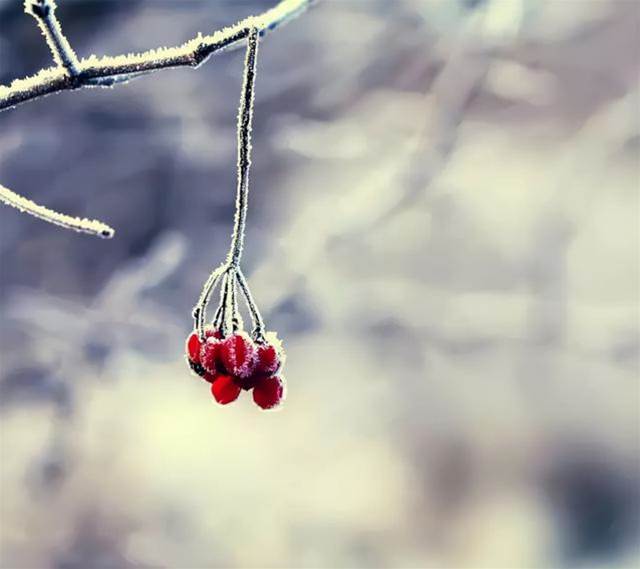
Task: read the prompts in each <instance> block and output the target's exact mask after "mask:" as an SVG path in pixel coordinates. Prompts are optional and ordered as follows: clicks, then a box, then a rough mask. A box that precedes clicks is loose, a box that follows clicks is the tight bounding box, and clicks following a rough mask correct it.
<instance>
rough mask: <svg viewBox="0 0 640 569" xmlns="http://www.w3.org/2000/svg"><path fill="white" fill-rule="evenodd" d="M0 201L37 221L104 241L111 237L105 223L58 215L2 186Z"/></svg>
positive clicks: (109, 228)
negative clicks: (94, 236)
mask: <svg viewBox="0 0 640 569" xmlns="http://www.w3.org/2000/svg"><path fill="white" fill-rule="evenodd" d="M0 201H2V202H4V203H5V204H7V205H10V206H11V207H15V208H16V209H18V210H20V211H21V212H23V213H28V214H29V215H33V217H37V218H38V219H44V220H45V221H48V222H49V223H53V224H54V225H59V226H60V227H64V228H65V229H73V230H74V231H79V232H81V233H90V234H92V235H96V236H98V237H104V238H106V239H110V238H111V237H113V233H114V231H113V228H112V227H109V226H108V225H107V224H106V223H102V222H101V221H98V220H96V219H86V218H80V217H73V216H71V215H66V214H64V213H58V212H56V211H53V210H51V209H49V208H46V207H44V206H42V205H38V204H37V203H35V202H32V201H31V200H29V199H27V198H25V197H23V196H21V195H19V194H16V193H15V192H12V191H11V190H10V189H9V188H5V187H4V186H3V185H2V184H0Z"/></svg>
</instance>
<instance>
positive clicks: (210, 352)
mask: <svg viewBox="0 0 640 569" xmlns="http://www.w3.org/2000/svg"><path fill="white" fill-rule="evenodd" d="M221 347H222V342H221V341H220V340H217V339H216V338H215V337H214V336H211V337H209V338H207V341H206V342H205V343H204V344H203V345H202V348H201V350H200V363H201V364H202V366H203V367H204V369H206V370H207V371H208V372H209V373H217V372H218V371H220V366H221V363H222V362H221V360H220V350H221Z"/></svg>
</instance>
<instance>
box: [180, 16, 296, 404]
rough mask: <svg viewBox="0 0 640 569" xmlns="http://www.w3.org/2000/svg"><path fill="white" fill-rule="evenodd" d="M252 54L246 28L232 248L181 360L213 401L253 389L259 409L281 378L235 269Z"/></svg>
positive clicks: (272, 345) (254, 41)
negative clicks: (246, 325)
mask: <svg viewBox="0 0 640 569" xmlns="http://www.w3.org/2000/svg"><path fill="white" fill-rule="evenodd" d="M257 51H258V29H257V28H251V29H250V30H249V33H248V37H247V54H246V59H245V68H244V69H245V70H244V79H243V84H242V95H241V98H240V108H239V111H238V189H237V197H236V213H235V223H234V230H233V236H232V239H231V247H230V249H229V254H228V256H227V259H226V261H225V262H224V263H223V264H222V265H220V266H219V267H217V268H216V269H215V270H214V271H213V272H212V273H211V275H210V276H209V278H208V279H207V282H206V283H205V285H204V287H203V289H202V294H201V295H200V299H199V301H198V304H197V305H196V306H195V308H194V309H193V318H194V331H193V332H192V333H191V335H190V336H189V337H188V339H187V345H186V352H187V353H186V356H187V361H188V363H189V366H190V368H191V370H192V371H193V372H194V373H195V374H197V375H199V376H200V377H202V378H203V379H204V380H205V381H208V382H209V383H210V384H211V393H212V394H213V397H214V398H215V400H216V401H217V402H218V403H220V404H222V405H226V404H228V403H231V402H232V401H235V400H236V399H237V398H238V396H239V395H240V392H241V391H242V390H243V389H244V390H247V391H249V390H253V400H254V401H255V402H256V404H257V405H259V406H260V407H261V408H263V409H272V408H274V407H277V406H278V405H279V404H280V403H281V402H282V401H283V399H284V395H285V383H284V379H283V377H282V375H281V368H282V365H283V363H284V352H283V350H282V345H281V343H280V341H279V340H278V338H277V336H276V334H275V333H274V332H266V331H265V326H264V321H263V319H262V316H261V315H260V311H259V310H258V307H257V305H256V303H255V301H254V300H253V297H252V296H251V291H250V290H249V285H248V284H247V281H246V279H245V277H244V274H243V273H242V269H241V268H240V257H241V256H242V247H243V241H244V233H245V224H246V217H247V198H248V193H249V185H248V183H249V166H250V165H251V157H250V151H251V122H252V118H253V100H254V85H255V72H256V56H257ZM218 286H219V298H220V302H219V304H218V308H217V310H216V312H215V314H214V317H213V319H212V321H211V323H209V324H207V316H206V312H207V306H208V304H209V300H210V298H211V296H212V295H213V294H214V292H215V291H216V289H217V288H218ZM238 291H240V293H241V294H242V296H243V297H244V300H245V302H246V304H247V308H248V310H249V314H250V316H251V320H252V325H253V328H252V332H251V334H247V333H246V332H245V331H244V329H243V322H242V317H241V315H240V311H239V307H238V294H237V293H238Z"/></svg>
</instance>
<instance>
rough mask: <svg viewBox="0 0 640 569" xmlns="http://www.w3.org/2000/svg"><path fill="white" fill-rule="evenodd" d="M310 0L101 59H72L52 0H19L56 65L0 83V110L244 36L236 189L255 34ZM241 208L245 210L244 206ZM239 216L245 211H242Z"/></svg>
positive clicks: (73, 221)
mask: <svg viewBox="0 0 640 569" xmlns="http://www.w3.org/2000/svg"><path fill="white" fill-rule="evenodd" d="M314 1H315V0H282V1H281V2H280V3H279V4H277V5H276V6H275V7H274V8H272V9H271V10H268V11H267V12H264V13H263V14H261V15H259V16H251V17H249V18H245V19H244V20H242V21H241V22H239V23H237V24H236V25H235V26H231V27H228V28H225V29H223V30H220V31H217V32H214V33H213V34H211V35H208V36H202V35H201V34H199V35H198V36H197V37H196V38H194V39H192V40H190V41H188V42H186V43H184V44H183V45H181V46H177V47H172V48H159V49H153V50H150V51H146V52H143V53H140V54H131V55H120V56H115V57H103V58H101V59H98V58H97V57H96V56H93V55H92V56H91V57H89V58H87V59H83V60H82V61H78V58H77V56H76V54H75V52H74V51H73V48H72V47H71V45H70V44H69V42H68V40H67V38H66V37H65V36H64V34H63V33H62V27H61V26H60V22H59V21H58V19H57V17H56V15H55V9H56V3H55V0H25V1H24V8H25V12H26V13H27V14H30V15H31V16H33V17H34V18H35V19H36V21H37V22H38V25H39V26H40V29H41V30H42V33H43V35H44V37H45V39H46V40H47V44H48V45H49V48H50V49H51V52H52V53H53V57H54V60H55V61H56V63H57V64H58V66H57V67H49V68H47V69H43V70H41V71H39V72H38V73H37V74H36V75H34V76H33V77H27V78H24V79H16V80H15V81H13V82H12V83H11V84H10V85H9V86H4V85H0V111H3V110H6V109H8V108H11V107H15V106H16V105H19V104H21V103H25V102H27V101H31V100H34V99H38V98H40V97H44V96H46V95H50V94H52V93H58V92H60V91H65V90H72V89H80V88H82V87H112V86H114V85H117V84H121V83H126V82H127V81H130V80H131V79H136V78H138V77H141V76H143V75H147V74H149V73H151V72H154V71H158V70H160V69H168V68H172V67H184V66H189V67H197V66H199V65H200V64H202V63H203V62H204V61H205V60H206V59H207V58H208V57H209V56H211V55H212V54H213V53H215V52H217V51H220V50H222V49H224V48H234V47H237V46H239V45H241V44H242V42H243V40H244V39H245V38H247V37H248V36H249V37H250V40H249V50H248V54H247V58H248V59H247V61H248V62H249V63H250V64H251V69H250V71H247V72H246V74H245V88H244V90H243V93H246V92H247V85H246V84H247V80H248V77H249V78H250V85H249V90H248V95H246V97H248V99H246V100H244V101H245V107H247V104H248V107H247V108H248V110H245V112H243V111H242V108H243V107H242V106H241V117H242V116H244V117H245V119H246V128H245V135H244V138H245V139H246V140H244V142H243V138H242V135H240V149H239V158H238V161H239V162H238V163H239V172H241V173H240V174H239V192H240V188H242V187H244V186H246V182H247V173H248V167H249V158H248V151H249V147H250V141H249V134H250V128H251V125H250V119H251V103H252V101H253V95H252V92H253V74H254V66H255V52H256V49H257V38H258V35H264V34H265V33H266V32H268V31H271V30H274V29H275V28H277V27H279V26H280V25H282V24H284V23H285V22H287V21H289V20H291V19H292V18H294V17H296V16H297V15H298V14H300V13H301V12H303V11H304V10H305V9H306V8H308V7H309V6H310V5H311V4H312V3H313V2H314ZM252 46H253V47H252ZM249 57H251V60H249ZM247 117H248V118H247ZM240 120H242V121H244V119H242V118H240V119H239V121H240ZM239 125H240V123H239ZM239 128H240V126H239ZM243 156H244V158H243ZM241 162H243V163H244V167H242V166H241V164H240V163H241ZM242 172H244V173H242ZM243 180H244V181H243ZM244 194H245V198H244V201H245V203H246V191H245V192H244ZM0 201H2V202H4V203H6V204H8V205H11V206H13V207H15V208H17V209H19V210H20V211H23V212H25V213H29V214H31V215H33V216H35V217H38V218H40V219H43V220H45V221H48V222H49V223H53V224H55V225H60V226H62V227H66V228H68V229H74V230H75V231H82V232H85V233H90V234H93V235H98V236H100V237H107V238H108V237H112V236H113V233H114V231H113V229H112V228H111V227H109V226H108V225H106V224H104V223H102V222H100V221H96V220H88V219H79V218H75V217H72V216H68V215H65V214H62V213H57V212H55V211H53V210H50V209H48V208H46V207H44V206H41V205H37V204H35V203H34V202H32V201H31V200H29V199H27V198H24V197H22V196H20V195H18V194H16V193H15V192H13V191H11V190H9V189H8V188H5V187H4V186H0ZM243 209H244V210H246V205H245V207H244V208H243ZM243 215H246V213H245V214H243ZM241 222H242V223H241V226H240V227H239V228H238V227H236V232H235V235H237V236H239V237H236V238H235V240H234V242H235V243H236V245H237V247H235V248H234V250H236V249H237V253H236V255H235V256H237V259H238V260H239V256H240V252H241V249H242V234H243V233H244V221H243V219H241ZM238 229H240V231H238ZM216 281H217V279H215V280H214V281H213V282H212V283H210V284H211V285H214V284H215V282H216ZM206 288H207V287H205V289H206ZM208 294H210V289H209V291H208V293H207V294H206V295H205V300H204V303H203V302H202V299H201V303H200V304H199V305H198V307H197V310H198V313H197V315H196V314H195V313H194V317H195V318H196V320H197V323H198V321H199V322H200V325H199V329H200V331H201V332H202V321H203V318H204V310H205V308H206V303H207V301H208Z"/></svg>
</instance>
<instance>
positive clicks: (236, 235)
mask: <svg viewBox="0 0 640 569" xmlns="http://www.w3.org/2000/svg"><path fill="white" fill-rule="evenodd" d="M257 54H258V28H255V27H253V28H250V29H249V32H248V36H247V54H246V57H245V63H244V78H243V81H242V95H241V97H240V108H239V109H238V187H237V196H236V214H235V221H234V228H233V236H232V239H231V247H230V249H229V258H228V262H229V265H230V266H232V267H238V266H239V264H240V257H241V256H242V246H243V243H244V233H245V226H246V221H247V201H248V197H249V168H250V166H251V125H252V119H253V102H254V98H255V97H254V86H255V79H256V59H257Z"/></svg>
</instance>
